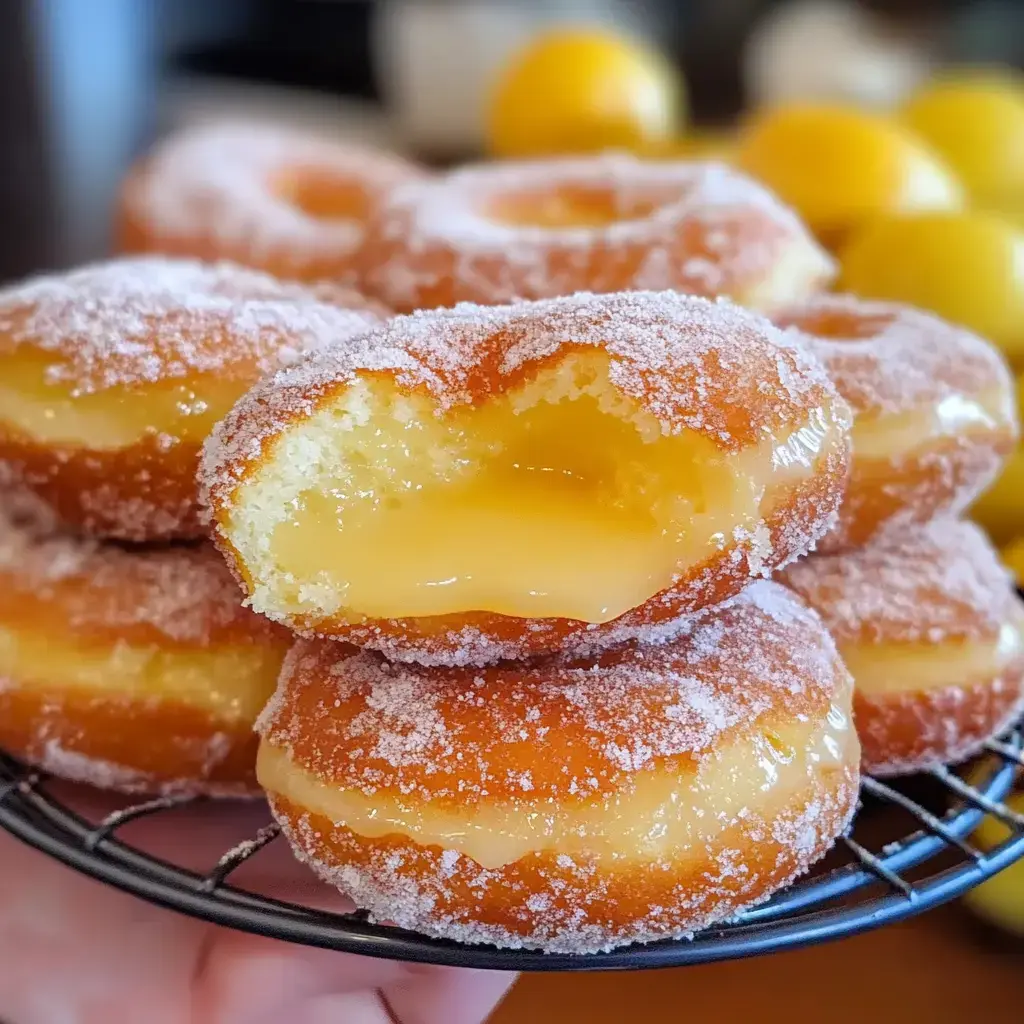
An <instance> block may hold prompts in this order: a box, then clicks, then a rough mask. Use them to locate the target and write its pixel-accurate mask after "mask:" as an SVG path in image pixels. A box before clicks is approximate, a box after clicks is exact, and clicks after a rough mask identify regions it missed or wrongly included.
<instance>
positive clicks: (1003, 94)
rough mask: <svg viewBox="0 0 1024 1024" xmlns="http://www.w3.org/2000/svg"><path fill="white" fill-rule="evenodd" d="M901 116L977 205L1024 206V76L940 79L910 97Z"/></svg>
mask: <svg viewBox="0 0 1024 1024" xmlns="http://www.w3.org/2000/svg"><path fill="white" fill-rule="evenodd" d="M902 117H903V120H904V121H905V122H906V123H907V124H908V125H909V126H910V127H911V128H912V129H913V130H914V131H916V132H917V133H918V134H919V135H920V136H921V137H922V138H924V139H926V140H927V141H928V142H929V143H930V144H931V146H932V148H933V149H935V150H936V152H938V153H940V154H941V155H942V157H943V158H944V159H945V161H946V163H947V164H948V165H949V166H950V167H951V168H952V169H953V170H954V172H955V173H956V174H957V175H958V176H959V178H960V181H961V183H962V184H963V185H964V186H965V188H966V189H967V191H968V193H969V195H970V197H971V199H972V201H973V202H975V203H977V204H980V205H983V206H988V207H995V208H999V207H1002V206H1004V205H1013V204H1016V203H1020V204H1021V205H1024V78H1021V77H1016V78H1015V77H1014V76H1012V74H1010V73H1009V72H1006V73H1001V74H1000V73H991V72H990V73H984V72H970V71H965V72H959V73H957V74H954V75H951V76H948V77H944V78H940V79H938V80H936V81H933V82H931V83H929V84H928V85H926V86H924V87H923V88H922V89H921V90H920V91H919V92H917V93H916V94H915V95H913V96H912V97H911V98H910V100H909V101H908V103H907V104H906V105H905V107H904V108H903V111H902Z"/></svg>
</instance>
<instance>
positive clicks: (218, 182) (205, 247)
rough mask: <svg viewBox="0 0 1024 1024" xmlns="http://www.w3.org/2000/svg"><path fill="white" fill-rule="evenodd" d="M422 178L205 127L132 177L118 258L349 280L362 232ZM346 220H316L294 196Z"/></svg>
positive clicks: (258, 129)
mask: <svg viewBox="0 0 1024 1024" xmlns="http://www.w3.org/2000/svg"><path fill="white" fill-rule="evenodd" d="M424 174H425V172H424V171H423V170H422V169H421V168H419V167H417V166H415V165H414V164H411V163H409V162H407V161H405V160H402V159H401V158H400V157H397V156H393V155H391V154H388V153H384V152H381V151H376V150H371V149H367V148H363V147H359V146H353V145H351V144H348V143H344V144H342V143H338V142H333V141H331V140H328V139H319V138H317V137H316V136H315V135H309V134H307V133H303V132H299V131H295V130H292V129H288V128H283V127H280V126H274V125H269V124H242V123H235V124H232V123H227V124H212V125H203V126H201V127H199V128H193V129H190V130H187V131H184V132H181V133H179V134H177V135H173V136H171V137H170V138H168V139H167V140H165V141H164V142H163V143H162V144H161V145H160V146H158V147H157V149H156V150H155V151H154V152H153V153H151V154H150V155H149V156H148V157H147V158H146V159H145V160H143V161H141V162H140V163H139V164H138V165H137V166H136V167H135V168H133V169H132V171H131V172H130V174H129V175H128V177H127V178H126V180H125V181H124V183H123V185H122V187H121V193H120V199H119V203H118V211H117V226H116V235H117V245H118V250H119V251H120V252H126V253H141V252H157V253H166V254H170V255H175V256H190V257H196V258H199V259H204V260H219V259H229V260H233V261H235V262H237V263H241V264H244V265H246V266H250V267H256V268H258V269H260V270H264V271H266V272H268V273H270V274H273V275H274V276H276V277H281V278H295V279H301V280H305V281H319V280H339V279H343V278H344V279H348V278H350V277H352V276H353V274H354V272H355V270H356V260H357V257H358V251H359V246H360V243H361V241H362V233H363V222H364V221H365V219H366V217H368V216H370V214H371V213H372V212H373V211H374V210H375V209H376V207H377V206H378V204H379V203H380V202H381V201H382V200H383V199H384V198H385V197H386V196H387V195H388V194H389V193H390V192H391V191H392V190H393V189H394V188H396V187H398V186H399V185H401V184H403V183H405V182H410V181H417V180H419V179H420V178H422V177H423V176H424ZM338 190H341V191H343V192H346V193H350V194H351V196H352V200H353V203H354V210H353V214H352V216H339V215H338V214H339V211H337V210H335V211H331V212H330V213H327V214H326V215H325V216H322V217H321V216H317V215H316V213H315V210H314V211H307V210H306V209H304V208H303V204H302V202H301V195H302V194H303V193H305V194H311V195H312V198H313V199H314V200H317V199H318V198H319V199H320V201H321V202H326V204H327V205H328V206H330V205H332V203H331V200H332V195H331V194H332V193H334V192H337V191H338Z"/></svg>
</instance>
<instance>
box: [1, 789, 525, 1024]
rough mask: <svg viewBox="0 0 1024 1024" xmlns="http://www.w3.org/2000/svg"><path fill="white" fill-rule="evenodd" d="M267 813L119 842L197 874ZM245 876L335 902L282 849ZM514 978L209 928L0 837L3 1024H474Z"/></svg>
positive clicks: (249, 811)
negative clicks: (338, 951)
mask: <svg viewBox="0 0 1024 1024" xmlns="http://www.w3.org/2000/svg"><path fill="white" fill-rule="evenodd" d="M68 794H71V799H72V800H74V801H75V802H76V804H77V805H78V806H83V805H88V807H89V810H90V816H93V815H95V814H97V813H98V814H102V813H104V811H105V810H106V809H108V804H107V801H106V798H104V797H100V796H98V795H95V794H87V793H83V792H82V791H81V790H73V789H71V788H68V789H67V790H65V791H62V794H61V795H62V797H65V798H66V797H68ZM123 802H124V801H122V803H123ZM112 806H118V805H117V804H113V805H112ZM264 817H265V812H263V811H261V810H260V809H259V808H255V807H244V806H241V807H240V806H237V805H230V804H217V805H206V806H203V807H197V808H194V809H193V808H187V809H180V810H177V811H175V812H173V814H166V815H160V816H158V817H156V818H153V819H150V820H147V821H139V822H136V823H133V824H132V825H130V826H128V827H127V828H126V829H125V830H124V831H123V832H122V833H120V834H121V835H122V836H123V837H124V838H125V839H127V840H128V841H130V842H131V843H132V844H133V845H137V846H141V847H143V848H145V849H148V850H151V851H153V852H156V853H160V854H162V855H164V856H166V857H167V858H168V859H171V860H175V861H177V862H178V863H184V864H188V865H189V866H193V867H195V868H197V869H202V870H207V869H209V867H210V866H211V865H212V864H214V863H215V862H216V860H217V858H218V857H219V856H220V854H221V853H223V852H224V850H225V849H226V848H228V847H230V846H231V845H232V844H233V843H234V842H236V841H237V840H238V839H239V838H242V837H245V836H249V835H252V834H253V831H254V830H255V827H256V826H258V825H259V824H260V823H262V821H263V820H264ZM242 871H243V872H245V876H244V880H245V886H246V887H247V888H253V889H257V890H259V891H262V892H267V893H269V894H272V895H274V896H277V897H281V898H291V899H295V900H299V901H304V902H306V903H315V904H317V905H322V906H329V905H334V906H337V905H339V902H338V897H337V895H336V894H334V893H333V892H332V891H330V890H328V889H327V888H326V887H324V886H321V885H319V883H317V882H316V881H315V880H313V879H312V878H311V876H310V875H309V873H308V872H307V871H306V870H305V869H304V868H302V867H301V866H300V865H298V864H297V863H295V862H294V860H293V858H292V857H291V856H290V854H289V852H288V850H287V846H286V844H285V843H284V841H283V840H278V841H277V842H276V843H274V844H273V846H272V847H271V848H270V849H269V850H266V851H264V852H262V853H260V854H259V856H258V857H256V858H254V859H253V861H252V862H251V863H250V864H247V865H246V866H245V867H244V868H243V869H242ZM241 877H242V876H239V878H241ZM233 880H234V879H233ZM514 978H515V976H514V975H511V974H500V973H491V972H483V971H470V970H462V969H454V968H441V967H423V966H417V965H413V964H403V963H398V962H395V961H390V960H375V959H371V958H369V957H361V956H355V955H352V954H347V953H334V952H330V951H327V950H317V949H308V948H305V947H302V946H297V945H292V944H290V943H284V942H276V941H274V940H271V939H263V938H259V937H257V936H252V935H246V934H243V933H240V932H234V931H231V930H228V929H224V928H219V927H216V926H213V925H208V924H205V923H203V922H200V921H195V920H192V919H190V918H187V917H183V916H181V915H179V914H175V913H171V912H170V911H165V910H161V909H160V908H158V907H154V906H151V905H149V904H147V903H144V902H142V901H141V900H138V899H136V898H134V897H132V896H129V895H126V894H124V893H121V892H117V891H116V890H114V889H111V888H109V887H108V886H105V885H102V884H101V883H99V882H95V881H93V880H91V879H89V878H85V877H83V876H81V875H78V874H76V873H74V872H72V871H70V870H69V869H67V868H65V867H63V866H62V865H60V864H58V863H56V862H55V861H52V860H50V859H49V858H47V857H44V856H43V855H41V854H39V853H37V852H36V851H34V850H31V849H29V848H28V847H26V846H23V845H22V844H20V843H18V842H17V841H15V840H13V839H11V838H10V837H9V836H7V835H5V834H2V833H0V1020H4V1021H7V1022H10V1024H142V1022H145V1024H394V1022H396V1021H397V1022H400V1024H480V1022H481V1021H483V1020H485V1018H486V1017H487V1015H488V1014H489V1013H490V1011H491V1010H492V1009H493V1008H494V1006H495V1005H496V1004H497V1003H498V1001H499V1000H500V999H501V997H502V996H503V995H504V994H505V992H506V991H507V989H508V988H509V986H510V985H511V984H512V982H513V981H514Z"/></svg>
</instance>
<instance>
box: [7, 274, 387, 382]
mask: <svg viewBox="0 0 1024 1024" xmlns="http://www.w3.org/2000/svg"><path fill="white" fill-rule="evenodd" d="M383 315H384V314H383V310H382V308H381V307H379V306H377V305H376V304H374V303H372V302H370V301H368V300H366V299H364V298H362V297H361V296H360V295H358V294H356V293H355V292H352V291H350V290H348V289H344V288H341V287H339V286H333V285H318V286H305V285H300V284H292V283H287V282H282V281H278V280H276V279H275V278H272V277H269V276H268V275H265V274H261V273H258V272H256V271H252V270H247V269H245V268H242V267H238V266H235V265H233V264H230V263H215V264H204V263H199V262H196V261H194V260H176V259H168V258H165V257H158V256H152V257H137V258H132V259H119V260H110V261H107V262H104V263H95V264H91V265H89V266H85V267H81V268H79V269H77V270H73V271H70V272H68V273H63V274H53V275H46V276H42V277H36V278H33V279H31V280H28V281H25V282H22V283H20V284H16V285H13V286H11V287H8V288H6V289H4V290H2V291H0V355H2V354H4V353H5V352H11V351H14V350H16V349H18V348H20V347H22V346H26V347H28V348H31V349H33V350H36V351H38V352H42V353H44V354H45V355H46V356H47V357H48V359H49V362H48V364H47V366H46V379H47V381H48V382H50V383H54V384H62V385H65V386H68V387H69V388H70V389H71V390H72V392H73V393H74V394H76V395H77V394H89V393H92V392H96V391H102V390H104V389H107V388H114V387H118V386H125V387H131V386H133V385H135V386H137V385H143V384H153V383H156V382H158V381H168V380H179V379H180V380H187V379H189V378H194V377H197V376H202V375H213V374H216V375H218V376H220V377H227V378H229V379H239V380H241V381H242V382H244V383H245V384H248V383H250V382H251V381H253V380H255V379H256V378H257V377H259V376H260V375H261V374H263V373H267V372H269V371H271V370H274V369H277V368H279V367H281V366H284V365H287V364H288V363H290V362H293V361H295V360H296V359H298V358H299V357H301V356H302V355H304V354H306V353H308V352H311V351H314V350H317V349H320V348H324V347H326V346H328V345H331V344H335V343H338V342H341V341H344V340H346V339H347V338H350V337H352V336H353V335H355V334H359V333H361V332H364V331H366V330H367V329H368V328H369V327H371V326H374V325H376V324H378V323H380V321H381V319H382V318H383Z"/></svg>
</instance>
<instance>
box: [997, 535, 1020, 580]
mask: <svg viewBox="0 0 1024 1024" xmlns="http://www.w3.org/2000/svg"><path fill="white" fill-rule="evenodd" d="M1020 529H1021V533H1022V536H1020V537H1018V538H1017V539H1016V540H1015V541H1013V542H1012V543H1011V544H1007V545H1006V547H1005V548H1003V550H1002V552H1001V554H1002V558H1003V562H1004V563H1005V565H1006V567H1007V568H1008V569H1009V570H1010V572H1012V573H1013V575H1014V577H1015V578H1016V580H1017V585H1018V586H1020V585H1021V584H1024V521H1022V522H1021V523H1020Z"/></svg>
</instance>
